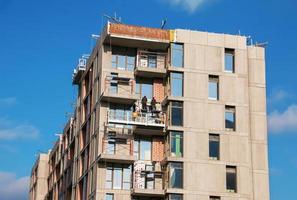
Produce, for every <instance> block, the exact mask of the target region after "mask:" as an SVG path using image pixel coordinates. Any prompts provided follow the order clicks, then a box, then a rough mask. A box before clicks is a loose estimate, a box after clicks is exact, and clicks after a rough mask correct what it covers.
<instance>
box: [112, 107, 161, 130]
mask: <svg viewBox="0 0 297 200" xmlns="http://www.w3.org/2000/svg"><path fill="white" fill-rule="evenodd" d="M107 121H108V123H113V124H123V125H142V126H155V127H165V113H162V112H160V113H153V112H126V113H125V114H123V115H118V114H115V113H113V112H111V111H110V110H109V111H108V113H107Z"/></svg>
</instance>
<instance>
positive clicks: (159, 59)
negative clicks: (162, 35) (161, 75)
mask: <svg viewBox="0 0 297 200" xmlns="http://www.w3.org/2000/svg"><path fill="white" fill-rule="evenodd" d="M137 55H138V56H137V67H147V68H159V69H165V68H166V63H167V53H163V52H152V51H138V52H137Z"/></svg>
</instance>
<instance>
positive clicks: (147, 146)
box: [133, 139, 152, 160]
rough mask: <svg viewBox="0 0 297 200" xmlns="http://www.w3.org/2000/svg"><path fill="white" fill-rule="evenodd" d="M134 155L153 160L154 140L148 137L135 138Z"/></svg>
mask: <svg viewBox="0 0 297 200" xmlns="http://www.w3.org/2000/svg"><path fill="white" fill-rule="evenodd" d="M133 149H134V156H135V157H136V158H137V159H139V160H151V158H152V156H151V155H152V142H151V140H148V139H135V140H134V148H133Z"/></svg>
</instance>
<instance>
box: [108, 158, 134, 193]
mask: <svg viewBox="0 0 297 200" xmlns="http://www.w3.org/2000/svg"><path fill="white" fill-rule="evenodd" d="M127 170H129V171H130V174H129V176H130V177H129V179H128V180H126V179H125V174H124V173H125V172H127ZM105 171H106V176H105V188H106V189H119V190H129V189H130V188H131V185H132V182H131V175H132V165H127V164H108V166H107V167H106V170H105ZM116 173H120V176H121V177H120V186H119V185H118V184H116V182H115V181H116V180H115V177H116ZM107 174H109V176H108V175H107ZM117 181H118V180H117ZM125 185H126V186H125ZM127 185H128V187H127Z"/></svg>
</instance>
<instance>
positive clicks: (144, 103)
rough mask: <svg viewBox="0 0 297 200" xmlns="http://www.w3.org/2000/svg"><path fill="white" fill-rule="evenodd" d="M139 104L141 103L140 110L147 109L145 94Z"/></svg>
mask: <svg viewBox="0 0 297 200" xmlns="http://www.w3.org/2000/svg"><path fill="white" fill-rule="evenodd" d="M141 104H142V110H144V111H147V98H146V96H144V97H142V99H141Z"/></svg>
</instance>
